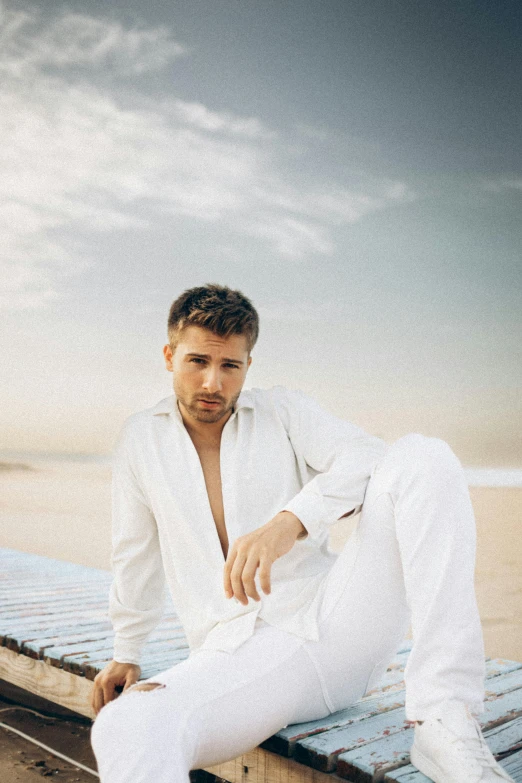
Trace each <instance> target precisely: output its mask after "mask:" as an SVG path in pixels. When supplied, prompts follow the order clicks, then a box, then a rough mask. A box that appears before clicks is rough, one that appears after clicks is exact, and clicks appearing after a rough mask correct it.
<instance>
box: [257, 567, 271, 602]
mask: <svg viewBox="0 0 522 783" xmlns="http://www.w3.org/2000/svg"><path fill="white" fill-rule="evenodd" d="M271 568H272V562H271V561H270V560H267V559H266V558H263V559H262V560H261V562H260V564H259V584H260V586H261V590H262V591H263V592H264V593H265V594H266V595H268V594H269V593H270V591H271V589H272V588H271V585H270V569H271Z"/></svg>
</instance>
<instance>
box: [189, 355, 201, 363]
mask: <svg viewBox="0 0 522 783" xmlns="http://www.w3.org/2000/svg"><path fill="white" fill-rule="evenodd" d="M190 361H191V362H195V363H196V364H198V363H201V364H202V363H203V362H204V360H203V359H199V358H198V357H197V356H194V357H193V358H192V359H191V360H190Z"/></svg>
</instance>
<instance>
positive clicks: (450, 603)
mask: <svg viewBox="0 0 522 783" xmlns="http://www.w3.org/2000/svg"><path fill="white" fill-rule="evenodd" d="M358 535H359V536H360V540H359V549H358V552H357V558H356V561H355V565H354V567H353V568H352V569H351V571H350V573H349V576H348V577H346V574H345V571H343V552H342V553H341V554H340V556H339V559H338V561H337V562H336V563H335V564H334V566H333V568H332V570H331V572H330V574H329V577H328V581H327V585H326V592H325V598H324V601H323V606H322V612H321V618H320V628H321V634H322V636H321V639H320V641H319V642H308V643H307V649H308V651H309V653H310V654H311V656H312V657H313V658H314V660H315V662H316V665H317V667H318V670H319V672H320V674H321V676H322V678H323V687H324V688H325V698H326V700H327V703H329V705H330V708H332V707H333V708H336V709H340V708H341V707H344V706H347V704H349V703H351V701H353V695H354V692H355V694H360V695H363V694H362V693H361V690H362V688H363V686H364V674H361V672H364V671H367V669H366V670H365V669H364V666H363V663H362V662H361V660H360V659H361V656H364V655H366V657H367V658H368V659H369V660H370V661H371V662H372V664H373V668H372V671H371V673H370V676H369V679H368V680H367V682H366V688H369V687H371V686H372V685H373V684H374V683H375V681H376V680H377V679H378V678H379V676H380V675H381V674H382V673H383V672H384V670H385V668H386V665H387V663H388V662H389V660H390V659H391V658H392V657H393V655H394V653H395V651H396V649H397V646H398V644H399V643H400V641H401V640H402V638H403V636H404V634H405V633H406V630H407V628H408V624H409V621H410V617H411V622H412V629H413V648H412V650H411V653H410V655H409V658H408V663H407V666H406V670H405V684H406V705H405V708H406V717H407V719H408V720H423V719H425V718H427V717H429V716H430V715H436V714H439V713H440V711H441V705H443V704H444V702H446V701H451V700H459V701H463V702H465V703H466V704H468V706H469V708H470V710H471V711H472V712H475V713H480V712H483V710H484V705H483V699H484V676H485V664H484V642H483V635H482V628H481V624H480V617H479V613H478V607H477V603H476V597H475V589H474V567H475V538H476V531H475V519H474V515H473V509H472V506H471V500H470V497H469V492H468V487H467V482H466V479H465V476H464V472H463V470H462V466H461V465H460V462H459V461H458V459H457V458H456V456H455V455H454V453H453V452H452V450H451V449H450V447H449V446H448V444H446V443H445V442H444V441H442V440H439V439H438V438H428V437H425V436H423V435H419V434H411V435H407V436H404V437H403V438H400V439H399V440H397V441H396V442H395V443H394V444H392V445H391V446H390V447H389V449H388V450H387V453H386V454H385V456H384V458H383V459H382V460H381V461H380V462H379V464H378V465H377V466H376V469H375V470H374V472H373V474H372V476H371V478H370V481H369V483H368V488H367V492H366V496H365V500H364V505H363V510H362V514H361V518H360V520H359V530H358ZM353 668H355V672H356V679H355V682H353V681H352V669H353ZM357 698H359V696H357Z"/></svg>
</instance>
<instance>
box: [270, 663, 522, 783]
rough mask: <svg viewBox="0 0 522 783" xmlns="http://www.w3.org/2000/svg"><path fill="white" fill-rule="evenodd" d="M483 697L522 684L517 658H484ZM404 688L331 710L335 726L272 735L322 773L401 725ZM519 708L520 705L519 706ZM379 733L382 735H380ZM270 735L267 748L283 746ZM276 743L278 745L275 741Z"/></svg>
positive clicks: (317, 725)
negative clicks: (348, 752) (352, 750)
mask: <svg viewBox="0 0 522 783" xmlns="http://www.w3.org/2000/svg"><path fill="white" fill-rule="evenodd" d="M486 675H487V676H486V680H485V686H486V697H489V698H496V697H497V696H498V695H500V694H502V693H505V692H506V691H509V690H513V689H515V688H520V687H521V686H522V664H521V663H518V662H517V661H503V660H502V661H501V662H496V661H488V662H487V663H486ZM405 695H406V694H405V691H404V690H402V691H400V692H398V693H393V694H388V695H385V696H384V697H383V698H379V699H374V700H369V699H367V698H364V699H360V700H359V701H357V702H355V704H354V705H352V706H351V707H349V708H348V709H347V710H342V711H341V712H339V713H333V715H332V716H330V720H331V719H336V716H337V720H336V723H337V725H333V726H328V724H327V723H326V721H324V720H323V721H322V724H323V725H326V730H324V729H323V730H321V722H314V723H315V726H314V725H313V724H302V725H299V726H298V730H299V731H300V732H302V733H303V734H305V736H304V737H303V736H300V737H295V739H294V738H293V737H292V734H291V733H290V732H289V731H288V729H291V727H287V728H286V729H283V730H282V731H281V732H279V733H278V734H277V735H275V737H278V738H283V740H286V742H287V743H288V751H287V752H290V751H291V750H292V747H291V746H290V741H292V740H293V751H294V755H295V758H296V759H297V760H298V761H300V762H301V763H302V764H307V765H309V766H313V767H314V768H315V769H320V770H322V771H323V772H331V771H332V770H334V769H335V766H336V759H337V757H338V756H339V755H340V754H341V753H343V752H344V751H345V750H349V749H350V748H352V747H354V746H355V744H357V745H359V744H363V743H364V742H373V741H374V740H376V739H377V738H378V737H379V736H381V732H382V733H384V732H388V733H394V732H397V731H401V730H402V729H403V728H404V721H405V715H404V698H405ZM521 707H522V705H521ZM382 736H385V735H384V734H382ZM275 737H274V738H270V742H271V743H273V745H272V744H271V747H274V748H277V749H278V750H279V748H281V750H282V751H283V750H284V748H285V745H284V743H283V742H282V741H281V740H280V739H279V740H275ZM278 741H279V742H280V744H279V745H278V744H277V742H278Z"/></svg>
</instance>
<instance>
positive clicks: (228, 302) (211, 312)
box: [167, 283, 259, 353]
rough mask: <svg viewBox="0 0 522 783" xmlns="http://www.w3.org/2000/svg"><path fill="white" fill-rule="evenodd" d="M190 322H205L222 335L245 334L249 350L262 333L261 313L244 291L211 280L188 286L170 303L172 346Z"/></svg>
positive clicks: (200, 324) (197, 323) (168, 329)
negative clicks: (194, 286)
mask: <svg viewBox="0 0 522 783" xmlns="http://www.w3.org/2000/svg"><path fill="white" fill-rule="evenodd" d="M187 326H202V327H203V328H204V329H209V330H210V331H211V332H214V334H218V335H219V336H220V337H230V335H232V334H244V335H245V337H246V338H247V346H248V352H249V353H250V351H251V350H252V348H253V347H254V345H255V343H256V340H257V338H258V335H259V316H258V314H257V311H256V309H255V307H254V305H253V304H252V302H251V301H250V299H248V298H247V297H246V296H245V295H244V294H242V293H241V291H233V290H232V289H231V288H228V287H227V286H223V285H217V284H215V283H209V284H208V285H202V286H197V287H196V288H189V289H187V290H186V291H184V292H183V293H182V294H181V295H180V296H178V298H177V299H176V300H175V301H174V302H173V303H172V304H171V306H170V311H169V319H168V323H167V332H168V338H169V343H170V346H171V348H172V350H175V348H176V345H177V343H178V340H179V336H180V334H181V332H182V331H183V329H184V328H185V327H187Z"/></svg>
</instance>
